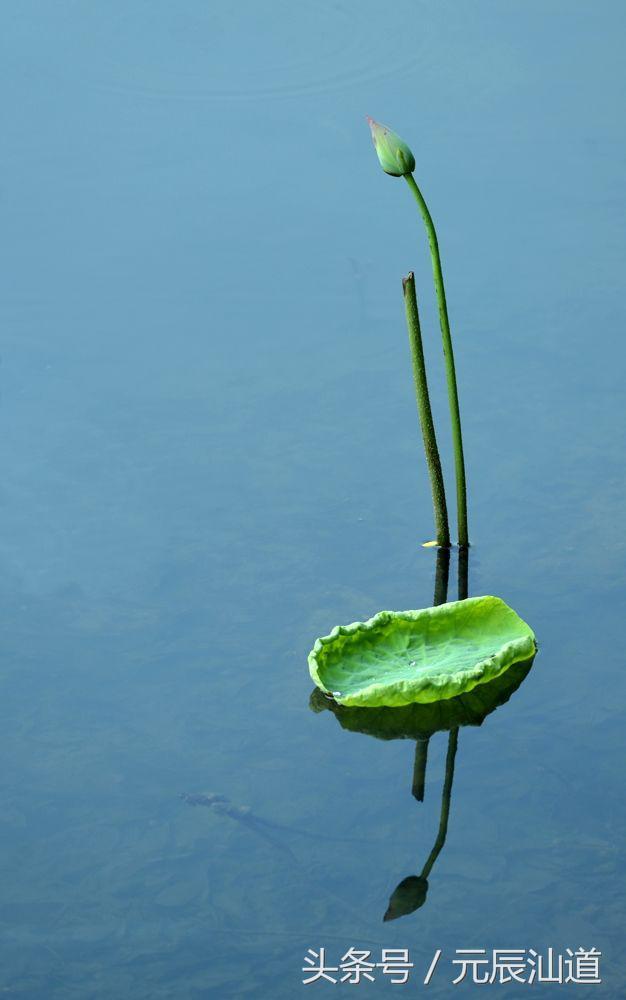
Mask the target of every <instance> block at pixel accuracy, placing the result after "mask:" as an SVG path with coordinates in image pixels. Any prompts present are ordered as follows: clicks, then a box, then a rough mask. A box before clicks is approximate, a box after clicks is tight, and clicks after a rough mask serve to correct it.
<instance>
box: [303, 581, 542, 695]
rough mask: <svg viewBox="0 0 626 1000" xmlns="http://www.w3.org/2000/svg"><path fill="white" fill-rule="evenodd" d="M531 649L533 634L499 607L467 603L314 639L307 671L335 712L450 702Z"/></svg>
mask: <svg viewBox="0 0 626 1000" xmlns="http://www.w3.org/2000/svg"><path fill="white" fill-rule="evenodd" d="M535 650H536V643H535V636H534V633H533V631H532V629H531V628H530V627H529V626H528V625H527V624H526V622H524V621H523V620H522V619H521V618H520V617H519V615H517V614H516V613H515V611H513V609H512V608H510V607H509V606H508V605H507V604H505V603H504V601H502V600H500V598H499V597H489V596H487V597H470V598H467V600H464V601H451V602H450V603H448V604H440V605H438V606H437V607H434V608H424V609H422V610H420V611H380V612H379V613H378V614H377V615H374V617H373V618H370V619H369V620H368V621H366V622H353V623H352V624H351V625H337V626H336V627H335V628H334V629H333V630H332V632H331V633H330V634H329V635H326V636H322V638H320V639H317V640H316V642H315V645H314V646H313V649H312V650H311V652H310V653H309V671H310V674H311V677H312V678H313V681H314V682H315V684H316V685H317V686H318V687H319V688H321V690H322V691H325V692H326V693H327V694H330V695H332V697H333V698H334V699H335V701H336V702H337V703H338V704H339V705H361V706H363V707H371V708H376V707H378V706H382V705H386V706H389V707H394V706H397V705H410V704H412V703H413V702H421V703H427V702H435V701H441V700H442V699H446V698H454V697H455V696H456V695H459V694H463V693H465V692H467V691H471V690H472V689H473V688H475V687H476V686H477V685H478V684H483V683H485V682H486V681H490V680H492V679H493V678H494V677H497V676H498V675H499V674H501V673H503V671H505V670H507V669H508V668H509V667H510V666H512V664H514V663H518V662H520V661H521V660H527V659H530V657H532V656H533V655H534V653H535Z"/></svg>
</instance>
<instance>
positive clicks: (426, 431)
mask: <svg viewBox="0 0 626 1000" xmlns="http://www.w3.org/2000/svg"><path fill="white" fill-rule="evenodd" d="M402 289H403V291H404V307H405V311H406V322H407V327H408V330H409V342H410V345H411V358H412V361H413V381H414V383H415V395H416V398H417V411H418V413H419V419H420V427H421V429H422V439H423V441H424V451H425V453H426V462H427V464H428V473H429V475H430V488H431V492H432V497H433V511H434V515H435V531H436V534H437V545H440V546H443V547H446V548H447V547H448V546H449V545H450V529H449V527H448V508H447V506H446V491H445V487H444V483H443V473H442V471H441V459H440V458H439V449H438V447H437V438H436V436H435V425H434V423H433V414H432V410H431V408H430V397H429V395H428V381H427V379H426V363H425V361H424V348H423V346H422V331H421V329H420V320H419V313H418V310H417V298H416V296H415V278H414V276H413V272H412V271H411V272H410V273H409V275H408V276H407V277H406V278H404V280H403V282H402Z"/></svg>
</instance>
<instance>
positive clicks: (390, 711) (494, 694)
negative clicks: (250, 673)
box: [309, 657, 534, 740]
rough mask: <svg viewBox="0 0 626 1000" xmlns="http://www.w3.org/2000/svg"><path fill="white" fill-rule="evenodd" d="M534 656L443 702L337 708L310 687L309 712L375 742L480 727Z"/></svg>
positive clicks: (519, 681) (525, 672)
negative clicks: (331, 718) (321, 714)
mask: <svg viewBox="0 0 626 1000" xmlns="http://www.w3.org/2000/svg"><path fill="white" fill-rule="evenodd" d="M533 659H534V658H533V657H531V658H530V659H528V660H520V661H519V663H514V664H513V665H512V666H510V667H509V668H508V670H505V671H503V673H501V674H498V676H497V677H494V679H493V680H491V681H486V682H485V683H484V684H479V685H478V686H477V687H475V688H474V690H473V691H467V692H466V693H465V694H458V695H457V696H456V697H455V698H446V699H445V701H435V702H429V703H428V704H425V705H424V704H422V705H420V704H417V703H415V702H414V703H413V704H411V705H400V706H399V707H397V708H385V707H384V706H381V707H379V708H363V707H362V706H358V705H357V706H345V705H338V704H337V702H336V701H335V699H334V698H331V697H329V696H328V695H326V694H324V693H323V692H322V691H320V689H319V688H313V691H312V692H311V697H310V699H309V708H310V709H311V711H312V712H324V711H328V712H332V714H333V715H334V716H335V718H336V719H337V722H338V723H339V725H340V726H341V728H342V729H346V730H348V731H349V732H353V733H363V734H364V735H365V736H374V737H375V738H376V739H378V740H419V739H425V738H429V737H430V736H433V735H434V734H435V733H440V732H446V731H449V730H450V729H456V728H458V727H460V726H482V724H483V722H484V721H485V719H486V718H487V716H488V715H491V713H492V712H495V710H496V708H499V707H500V706H501V705H505V704H506V702H507V701H508V700H509V698H511V697H512V696H513V695H514V694H515V692H516V691H517V689H518V688H519V687H520V686H521V684H522V683H523V681H524V680H525V679H526V677H527V676H528V674H529V672H530V670H531V668H532V665H533Z"/></svg>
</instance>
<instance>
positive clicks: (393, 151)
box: [367, 117, 415, 177]
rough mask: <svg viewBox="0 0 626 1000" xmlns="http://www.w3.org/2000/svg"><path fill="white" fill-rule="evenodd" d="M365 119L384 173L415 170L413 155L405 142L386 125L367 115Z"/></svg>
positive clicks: (398, 175) (397, 175) (402, 174)
mask: <svg viewBox="0 0 626 1000" xmlns="http://www.w3.org/2000/svg"><path fill="white" fill-rule="evenodd" d="M367 121H368V124H369V127H370V129H371V132H372V139H373V142H374V148H375V150H376V153H377V154H378V159H379V160H380V165H381V167H382V168H383V170H384V171H385V173H386V174H391V176H392V177H403V176H404V175H405V174H412V173H413V171H414V170H415V157H414V156H413V153H412V152H411V150H410V149H409V147H408V146H407V144H406V142H403V141H402V139H401V138H400V136H399V135H396V133H395V132H392V131H391V129H390V128H387V126H386V125H381V124H380V123H379V122H375V121H374V119H373V118H369V117H368V119H367Z"/></svg>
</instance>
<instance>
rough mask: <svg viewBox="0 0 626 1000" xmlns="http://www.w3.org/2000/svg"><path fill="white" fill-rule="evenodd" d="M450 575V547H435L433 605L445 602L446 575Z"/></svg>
mask: <svg viewBox="0 0 626 1000" xmlns="http://www.w3.org/2000/svg"><path fill="white" fill-rule="evenodd" d="M449 575H450V549H437V565H436V567H435V593H434V596H433V605H434V606H435V607H436V606H437V605H438V604H445V603H446V601H447V600H448V577H449Z"/></svg>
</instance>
